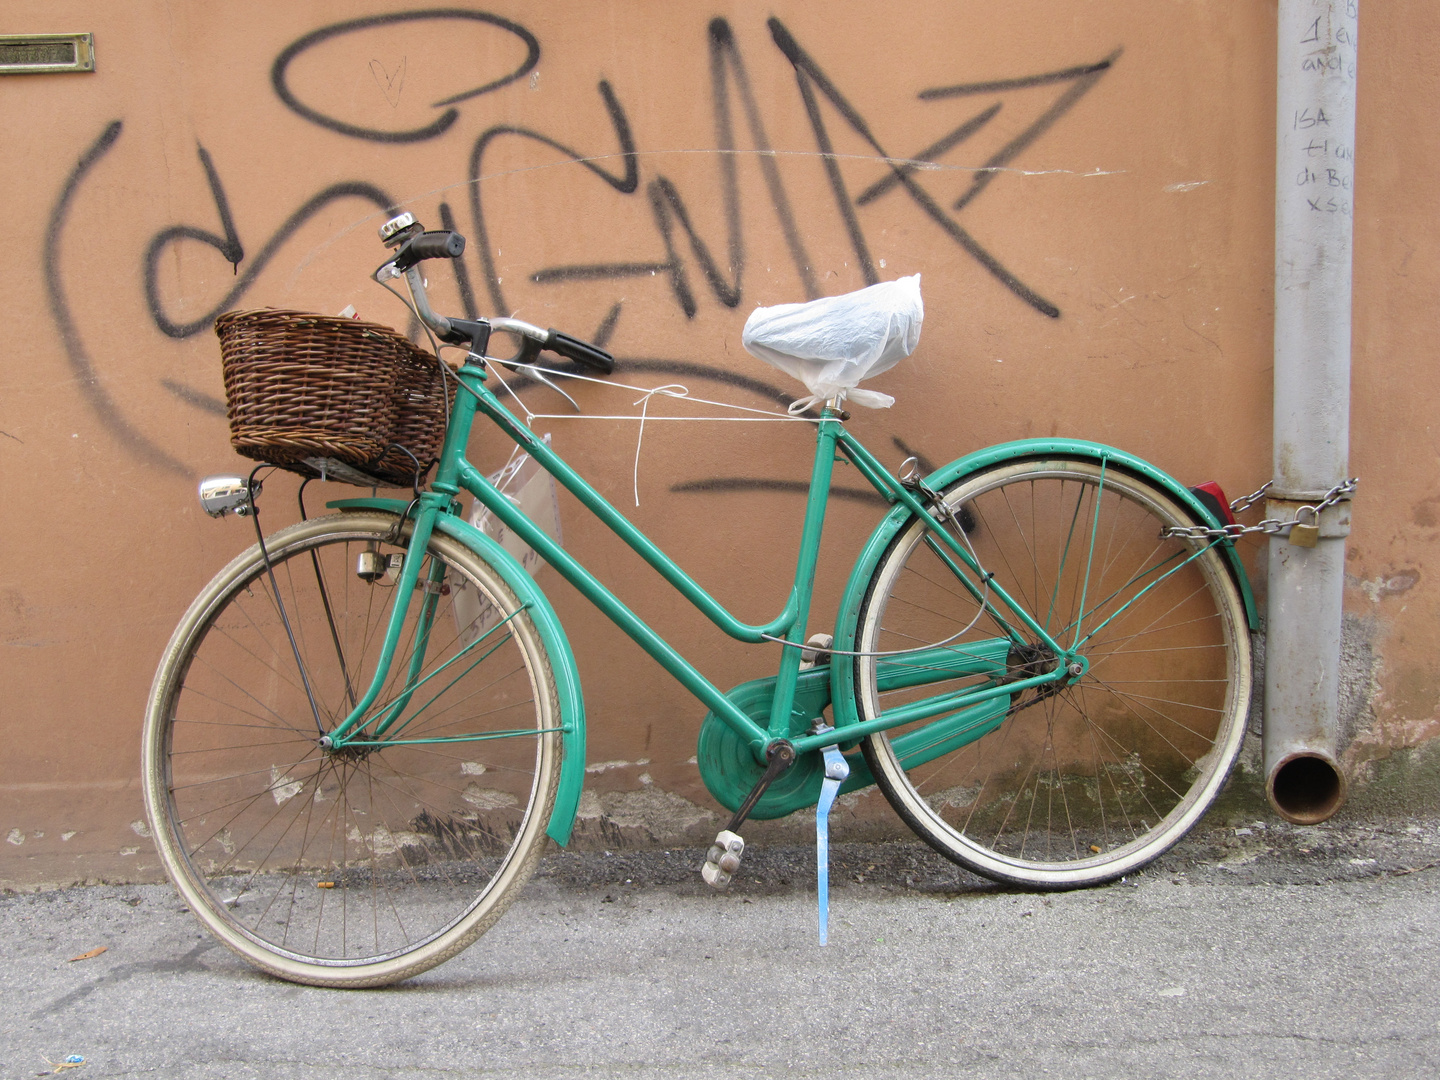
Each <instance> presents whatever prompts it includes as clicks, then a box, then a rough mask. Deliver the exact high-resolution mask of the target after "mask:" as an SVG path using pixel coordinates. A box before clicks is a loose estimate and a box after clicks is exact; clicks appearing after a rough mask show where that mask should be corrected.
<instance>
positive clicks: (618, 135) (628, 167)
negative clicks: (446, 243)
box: [469, 79, 669, 314]
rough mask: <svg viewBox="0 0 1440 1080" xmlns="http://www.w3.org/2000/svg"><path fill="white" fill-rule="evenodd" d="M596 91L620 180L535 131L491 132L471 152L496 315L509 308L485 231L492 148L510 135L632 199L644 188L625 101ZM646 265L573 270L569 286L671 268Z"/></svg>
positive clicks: (483, 264) (474, 205)
mask: <svg viewBox="0 0 1440 1080" xmlns="http://www.w3.org/2000/svg"><path fill="white" fill-rule="evenodd" d="M597 89H598V90H599V92H600V98H601V100H602V101H603V102H604V103H605V112H606V114H607V115H608V116H609V118H610V124H611V126H612V127H613V128H614V130H615V141H616V142H617V143H619V146H620V157H621V158H622V159H623V160H624V162H625V171H624V172H623V173H619V174H616V173H611V172H608V171H606V169H605V167H604V166H603V165H601V164H599V162H597V161H592V160H590V158H589V156H588V155H585V154H582V153H581V152H580V151H578V150H575V149H573V148H571V147H569V146H566V145H565V144H564V143H560V142H556V141H555V140H554V139H552V138H550V136H548V135H545V134H543V133H542V132H539V131H533V130H531V129H530V128H522V127H513V126H511V125H508V124H501V125H497V126H495V127H492V128H489V129H487V130H486V131H485V132H483V133H482V134H481V135H480V137H479V138H478V139H476V140H475V147H474V149H473V150H471V151H470V173H469V179H470V184H469V188H470V214H471V216H472V217H473V218H474V220H475V248H476V250H477V251H478V252H479V257H480V268H481V270H482V271H483V273H484V276H485V284H486V287H487V289H488V290H489V292H490V303H491V305H492V307H493V310H494V311H496V312H501V313H506V314H508V313H509V311H510V307H509V305H508V304H506V303H505V294H504V293H503V292H502V291H501V289H500V275H499V273H498V271H497V270H496V268H495V255H494V252H493V251H492V249H491V245H490V233H489V230H488V229H487V228H486V227H485V211H484V206H483V203H482V200H481V195H480V176H481V165H482V163H483V162H484V160H485V151H486V149H487V148H488V147H489V146H490V144H491V143H493V142H494V141H495V140H496V139H498V138H501V137H502V136H506V135H511V136H515V137H517V138H523V139H531V140H533V141H535V142H538V143H540V144H541V145H542V146H548V147H550V148H551V149H552V150H555V151H557V152H559V153H560V154H562V155H564V156H565V157H566V158H568V159H569V160H571V161H573V162H575V163H576V164H578V165H583V166H585V168H586V169H588V170H589V171H590V172H591V173H593V174H594V175H595V176H598V177H599V178H600V179H601V180H603V181H605V183H606V184H608V185H609V186H610V187H612V188H613V189H615V190H616V191H618V192H620V194H622V195H629V194H632V193H633V192H634V191H636V189H638V188H639V186H640V163H639V159H638V156H637V154H636V150H635V136H634V135H633V134H632V133H631V131H630V121H629V120H628V119H627V118H626V116H625V109H624V108H623V107H622V106H621V104H620V99H619V98H617V97H616V96H615V91H614V89H613V88H612V87H611V86H610V84H609V83H608V82H606V81H605V80H603V79H602V80H601V81H600V84H599V86H598V87H597ZM641 265H642V264H627V265H625V266H614V265H609V266H595V267H570V268H568V277H567V280H575V279H576V278H585V277H596V278H600V277H635V276H639V275H641V274H647V275H648V274H650V273H652V272H654V271H655V270H656V269H657V268H659V269H665V268H668V265H669V264H667V263H658V264H656V263H645V264H643V269H641V268H640V267H641Z"/></svg>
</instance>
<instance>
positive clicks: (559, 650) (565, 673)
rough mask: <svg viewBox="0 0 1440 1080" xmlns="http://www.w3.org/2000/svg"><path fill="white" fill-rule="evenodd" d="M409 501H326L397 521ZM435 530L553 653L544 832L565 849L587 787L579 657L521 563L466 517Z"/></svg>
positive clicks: (439, 521)
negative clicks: (508, 599) (471, 555)
mask: <svg viewBox="0 0 1440 1080" xmlns="http://www.w3.org/2000/svg"><path fill="white" fill-rule="evenodd" d="M408 505H409V504H408V503H407V502H406V501H404V500H402V499H378V498H375V499H338V500H336V501H335V502H331V503H326V506H328V507H330V508H331V509H332V510H340V511H345V510H380V511H383V512H385V513H388V514H394V515H396V516H397V517H399V516H400V515H402V514H404V513H405V510H406V508H407V507H408ZM435 528H436V530H437V531H439V532H442V533H444V534H445V535H446V536H448V537H450V538H451V539H453V540H458V541H459V542H460V543H462V544H464V545H465V546H466V547H469V548H473V549H474V550H476V551H478V552H480V553H481V554H482V555H483V556H484V557H485V561H486V562H488V563H489V564H490V565H491V566H492V567H494V568H495V571H496V572H497V573H498V574H499V575H500V576H501V578H503V579H504V581H505V584H506V585H508V586H510V589H511V590H512V591H513V592H514V593H515V595H516V596H517V597H518V598H519V599H520V600H521V601H522V602H524V603H526V604H528V605H529V606H530V618H531V620H532V621H533V622H534V623H535V628H536V629H537V630H538V631H539V632H540V639H541V640H542V641H543V642H544V643H545V651H546V652H547V653H549V654H550V668H551V670H552V671H553V672H554V674H555V689H556V692H557V694H558V695H559V698H560V724H561V728H562V735H561V741H562V746H563V753H562V755H561V762H560V784H559V789H558V790H557V791H556V793H555V808H554V809H553V810H552V811H551V812H550V824H549V826H548V827H547V828H546V830H545V831H546V832H547V833H549V835H550V836H551V837H552V838H553V839H554V840H555V842H556V843H557V844H560V845H561V846H562V847H563V846H564V845H566V844H568V843H569V842H570V832H571V830H572V829H573V828H574V827H575V814H576V811H577V810H578V809H579V806H580V791H581V789H582V788H583V787H584V783H585V698H584V696H583V695H582V694H581V692H580V672H579V670H578V669H577V667H576V665H575V654H574V653H573V652H571V651H570V642H569V640H568V639H567V638H566V637H565V628H564V627H563V626H561V625H560V620H559V618H558V617H557V616H556V615H555V609H554V608H553V607H551V606H550V601H549V600H548V599H546V597H545V594H544V593H543V592H542V591H541V590H540V586H539V585H537V584H536V583H535V579H534V578H532V577H531V576H530V575H529V574H528V573H527V572H526V571H525V568H524V567H523V566H521V565H520V563H519V561H518V560H517V559H516V558H515V557H514V556H513V555H511V554H510V553H509V552H508V551H506V550H505V549H504V548H503V547H501V546H500V545H499V544H498V543H496V542H495V541H494V540H493V539H491V538H490V537H489V536H486V535H485V533H483V532H481V531H480V530H479V529H477V528H475V526H473V525H471V524H470V523H469V522H468V521H465V520H464V519H463V518H458V517H455V516H453V515H451V514H438V515H436V518H435Z"/></svg>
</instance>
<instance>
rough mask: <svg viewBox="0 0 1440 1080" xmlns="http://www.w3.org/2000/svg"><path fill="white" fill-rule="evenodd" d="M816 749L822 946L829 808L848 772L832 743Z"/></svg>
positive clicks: (824, 939) (826, 926) (826, 934)
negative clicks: (821, 772) (821, 776)
mask: <svg viewBox="0 0 1440 1080" xmlns="http://www.w3.org/2000/svg"><path fill="white" fill-rule="evenodd" d="M833 730H834V729H833V728H831V727H830V726H828V725H825V724H817V725H816V726H815V734H817V735H819V734H821V733H823V732H826V731H833ZM820 752H821V754H823V755H824V757H825V780H824V781H823V782H822V783H821V785H820V801H819V802H817V803H816V804H815V899H816V902H817V903H818V905H819V915H820V944H821V945H825V944H827V943H828V941H829V938H830V808H831V807H832V806H834V805H835V796H836V795H838V794H839V793H840V785H841V784H843V783H844V782H845V780H846V778H847V777H849V775H850V763H849V762H848V761H846V760H845V757H844V755H842V754H841V753H840V747H839V745H838V744H836V743H831V744H830V745H829V746H827V747H825V748H824V749H823V750H821V751H820Z"/></svg>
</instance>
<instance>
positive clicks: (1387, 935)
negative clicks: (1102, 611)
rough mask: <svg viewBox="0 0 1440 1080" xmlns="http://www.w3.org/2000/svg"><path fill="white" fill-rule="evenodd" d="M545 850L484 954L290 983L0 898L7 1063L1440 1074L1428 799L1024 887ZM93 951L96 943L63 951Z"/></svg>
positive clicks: (882, 866)
mask: <svg viewBox="0 0 1440 1080" xmlns="http://www.w3.org/2000/svg"><path fill="white" fill-rule="evenodd" d="M701 857H702V856H701V853H700V852H699V851H670V852H662V851H655V852H634V851H631V852H624V853H600V852H594V853H588V854H569V853H558V852H557V853H556V854H554V855H552V856H550V857H549V858H547V860H546V862H545V863H544V865H543V867H542V870H541V872H540V874H539V875H538V876H537V877H536V879H535V880H534V881H533V882H532V883H531V885H530V886H529V888H528V890H527V892H526V894H525V895H524V896H523V897H522V898H521V899H520V900H519V901H518V902H517V903H516V904H515V906H514V907H513V908H511V910H510V911H509V912H508V913H507V914H506V915H505V916H504V918H503V919H501V921H500V923H499V924H498V925H497V926H496V927H495V928H494V929H493V930H491V931H490V932H489V933H488V934H487V935H486V936H485V937H483V938H481V939H480V941H479V942H477V943H476V944H475V945H474V946H473V947H472V948H471V949H470V950H468V951H467V952H465V953H463V954H462V955H460V956H459V957H457V958H456V959H454V960H452V961H450V962H449V963H448V964H445V965H443V966H442V967H439V968H436V969H434V970H433V971H430V972H428V973H426V974H424V975H421V976H419V977H417V978H414V979H412V980H410V981H408V982H406V983H404V984H401V985H399V986H395V987H391V988H388V989H384V990H368V991H334V990H318V989H313V988H309V987H300V986H292V985H290V984H287V983H283V982H279V981H276V980H274V979H272V978H269V977H267V976H265V975H262V974H260V973H258V972H256V971H254V970H252V969H251V968H250V967H248V966H247V965H246V964H245V962H244V961H242V960H240V959H239V958H238V957H236V956H234V955H233V954H231V953H230V952H229V951H227V950H226V949H225V948H224V947H222V946H220V945H217V944H215V943H214V942H213V941H212V940H211V939H210V938H209V937H208V936H207V935H206V934H205V933H204V932H203V931H202V930H201V928H200V926H199V924H198V923H197V922H196V921H195V919H194V918H193V917H192V916H191V915H190V914H189V913H188V911H187V910H186V909H185V908H184V907H183V906H182V905H181V903H180V902H179V900H178V899H177V898H176V896H175V894H174V893H173V891H171V889H170V888H169V887H168V886H164V885H102V886H88V887H83V888H72V889H65V890H60V891H56V892H47V893H38V894H28V895H15V894H10V895H6V896H3V897H0V935H3V936H0V940H3V943H4V944H3V949H0V961H3V962H0V1077H4V1078H20V1077H34V1076H37V1075H49V1074H50V1073H51V1072H52V1070H54V1069H55V1068H56V1067H57V1066H58V1065H64V1064H67V1062H66V1059H67V1058H69V1057H72V1056H73V1057H77V1058H83V1063H80V1062H74V1061H71V1062H69V1063H68V1064H69V1065H70V1067H69V1068H66V1069H63V1070H62V1071H64V1072H65V1073H67V1074H68V1075H70V1076H72V1077H74V1078H75V1080H86V1078H89V1077H96V1078H98V1077H141V1076H144V1077H164V1078H170V1077H174V1078H180V1080H191V1078H195V1080H201V1078H203V1080H250V1078H255V1080H286V1078H290V1077H306V1078H314V1080H329V1078H332V1077H333V1078H340V1077H345V1078H347V1080H368V1078H379V1077H384V1078H391V1077H396V1078H405V1080H410V1078H445V1077H490V1076H504V1077H511V1076H516V1077H527V1078H529V1077H535V1078H542V1080H547V1078H552V1077H554V1078H560V1077H572V1076H574V1077H604V1078H611V1077H614V1078H626V1080H632V1078H633V1080H649V1078H659V1077H690V1076H696V1077H751V1076H800V1077H803V1076H816V1077H819V1076H855V1077H860V1076H864V1077H867V1078H871V1077H873V1078H883V1080H889V1078H899V1077H948V1076H976V1077H1027V1078H1030V1077H1036V1076H1056V1077H1126V1078H1134V1077H1167V1078H1168V1077H1182V1076H1183V1077H1187V1078H1194V1077H1239V1076H1243V1077H1247V1078H1255V1077H1296V1078H1301V1077H1303V1078H1306V1080H1318V1078H1326V1077H1370V1076H1377V1077H1378V1076H1385V1077H1409V1076H1433V1075H1435V1074H1436V1073H1437V1071H1440V979H1437V977H1436V975H1437V970H1440V964H1437V961H1440V904H1437V901H1436V895H1437V886H1440V869H1437V866H1440V822H1436V821H1423V822H1415V821H1409V822H1403V823H1399V824H1396V823H1388V824H1379V825H1376V824H1366V823H1356V822H1349V823H1342V824H1338V825H1327V826H1323V827H1320V828H1315V829H1292V828H1289V827H1282V826H1278V825H1277V824H1276V823H1274V822H1270V823H1268V824H1266V823H1261V822H1255V823H1252V824H1251V825H1242V826H1240V827H1238V828H1237V827H1234V826H1231V827H1227V828H1215V829H1202V830H1201V831H1199V832H1198V833H1197V834H1196V835H1195V836H1193V837H1192V838H1190V839H1188V840H1187V841H1186V842H1185V843H1184V844H1182V845H1181V846H1180V847H1178V848H1177V849H1175V851H1173V852H1172V853H1170V854H1169V855H1167V856H1165V857H1164V859H1162V860H1161V862H1160V863H1158V864H1157V865H1156V866H1154V867H1152V868H1150V869H1148V870H1146V871H1145V872H1143V873H1141V874H1139V875H1136V876H1134V877H1132V878H1130V879H1127V880H1126V881H1124V882H1122V883H1117V884H1113V885H1110V886H1106V887H1103V888H1098V889H1090V890H1084V891H1080V892H1071V893H1060V894H1047V895H1036V894H1027V893H1022V892H1015V891H1011V890H1007V889H1003V888H999V887H997V886H994V885H992V884H989V883H986V882H983V881H981V880H980V879H977V878H974V877H971V876H969V875H968V874H965V873H964V872H963V871H960V870H958V869H956V868H954V867H952V866H951V865H950V864H948V863H946V862H944V861H943V860H941V859H939V858H938V857H935V856H933V855H931V854H930V853H929V852H928V849H925V848H923V847H919V846H916V845H914V844H884V845H841V846H840V847H839V848H838V849H837V851H836V853H835V862H834V864H833V869H832V877H833V879H834V883H835V887H834V891H833V893H832V906H831V926H830V942H831V943H830V945H829V946H828V947H826V948H821V947H819V945H818V944H817V938H816V927H815V920H816V917H815V902H814V869H813V865H812V864H811V861H810V860H811V859H812V858H813V849H807V848H803V847H796V848H776V849H771V850H764V849H760V850H752V851H750V852H747V860H748V861H747V864H746V866H745V867H743V868H742V870H741V873H740V874H739V875H738V877H737V881H736V884H735V885H734V886H733V887H732V889H731V890H730V891H729V892H727V893H724V894H715V893H712V892H710V890H709V889H707V888H705V887H704V886H703V885H701V884H700V883H699V880H698V875H697V874H695V872H694V868H695V867H696V866H697V865H698V863H699V860H700V858H701ZM102 947H103V948H104V950H105V951H103V952H99V953H96V954H95V955H93V956H90V958H88V959H80V960H71V958H72V957H77V956H81V955H83V954H87V953H92V952H94V951H95V950H97V949H100V948H102Z"/></svg>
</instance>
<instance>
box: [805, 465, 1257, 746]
mask: <svg viewBox="0 0 1440 1080" xmlns="http://www.w3.org/2000/svg"><path fill="white" fill-rule="evenodd" d="M1053 457H1064V458H1073V459H1078V460H1081V461H1094V462H1097V463H1099V462H1104V463H1105V464H1106V467H1107V468H1113V469H1123V470H1124V471H1125V472H1128V473H1132V474H1134V475H1136V476H1140V477H1144V478H1145V479H1146V480H1149V481H1151V482H1153V483H1154V484H1156V485H1157V486H1158V487H1160V488H1163V489H1164V491H1165V493H1166V494H1168V495H1169V496H1170V497H1171V498H1173V499H1174V500H1175V501H1176V502H1177V503H1179V504H1180V505H1181V506H1182V507H1183V508H1185V509H1186V510H1188V511H1189V512H1190V514H1191V516H1192V517H1193V518H1194V519H1195V521H1196V522H1197V523H1199V524H1203V525H1208V526H1210V527H1211V528H1219V527H1220V526H1221V525H1222V524H1223V523H1222V522H1220V521H1218V520H1216V518H1215V516H1214V515H1213V514H1211V513H1210V511H1209V510H1208V509H1206V507H1205V504H1204V503H1202V502H1201V501H1200V500H1199V499H1197V498H1196V497H1195V494H1194V493H1193V492H1192V491H1191V490H1190V489H1189V488H1187V487H1186V486H1185V485H1184V484H1182V483H1180V481H1178V480H1176V479H1175V478H1174V477H1173V476H1170V475H1169V474H1168V473H1166V472H1162V471H1161V470H1160V469H1157V468H1156V467H1155V466H1154V465H1151V464H1150V463H1149V462H1148V461H1144V460H1142V459H1140V458H1138V457H1136V456H1135V455H1133V454H1127V453H1126V452H1125V451H1123V450H1116V449H1115V448H1114V447H1112V446H1105V445H1102V444H1101V443H1093V442H1087V441H1085V440H1084V439H1021V440H1018V441H1016V442H1008V443H1000V444H998V445H996V446H988V447H986V448H985V449H984V450H978V451H976V452H975V453H973V454H969V455H967V456H965V457H962V458H958V459H957V460H955V461H952V462H950V464H948V465H942V466H941V467H940V468H938V469H936V470H935V471H934V472H932V473H931V474H930V475H929V476H927V477H926V478H925V483H926V484H927V485H928V486H930V487H931V488H933V489H935V490H936V491H939V490H941V489H942V488H944V487H946V486H947V485H949V484H951V483H953V482H954V481H956V480H958V479H960V478H961V477H962V476H968V475H969V474H970V473H973V472H976V471H978V470H980V469H984V468H988V467H990V466H992V465H998V464H1001V463H1004V462H1008V461H1014V460H1016V459H1018V458H1053ZM909 520H910V511H909V509H908V508H906V507H905V506H896V507H895V508H894V509H892V510H891V511H890V513H888V514H886V515H885V518H884V519H883V520H882V521H881V522H880V524H879V525H878V526H877V527H876V529H875V531H874V532H873V533H871V534H870V539H869V540H867V541H866V542H865V547H864V548H863V549H862V550H861V552H860V557H859V558H858V559H856V560H855V568H854V569H853V570H852V571H851V572H850V580H849V582H848V583H847V584H846V586H845V592H844V595H843V596H842V597H841V599H840V610H839V612H838V614H837V615H836V619H835V642H836V644H837V646H839V645H840V643H842V642H851V641H854V640H855V627H856V625H857V623H858V621H859V618H860V604H861V601H863V600H864V599H865V589H866V587H867V586H868V585H869V583H870V578H871V576H872V575H873V574H874V573H875V567H876V565H877V564H878V563H879V562H880V557H881V556H882V555H883V554H884V553H885V549H886V548H887V547H889V546H890V541H891V540H893V539H894V538H895V534H896V533H898V532H899V531H900V530H901V529H902V528H903V527H904V525H905V523H906V522H907V521H909ZM1220 547H1221V549H1222V550H1223V551H1224V553H1225V558H1226V561H1227V564H1228V566H1229V568H1230V573H1231V575H1232V576H1233V577H1234V579H1235V584H1236V586H1237V587H1238V588H1239V590H1240V596H1241V599H1242V600H1243V601H1244V603H1245V619H1246V621H1247V622H1248V623H1249V625H1250V629H1251V630H1258V629H1259V628H1260V619H1259V615H1258V613H1257V611H1256V608H1255V597H1254V595H1253V594H1252V593H1251V591H1250V579H1249V577H1248V576H1247V575H1246V573H1245V566H1244V564H1243V563H1241V561H1240V556H1239V554H1238V553H1237V552H1236V550H1235V545H1234V544H1233V543H1232V542H1230V541H1226V542H1224V543H1222V544H1221V545H1220ZM842 647H845V648H850V647H852V646H842ZM830 695H831V701H832V702H833V705H834V715H835V726H836V727H837V728H838V727H843V726H844V725H845V724H850V723H854V722H855V721H856V715H855V704H854V703H855V665H854V664H849V663H844V662H841V663H833V664H831V667H830Z"/></svg>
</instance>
